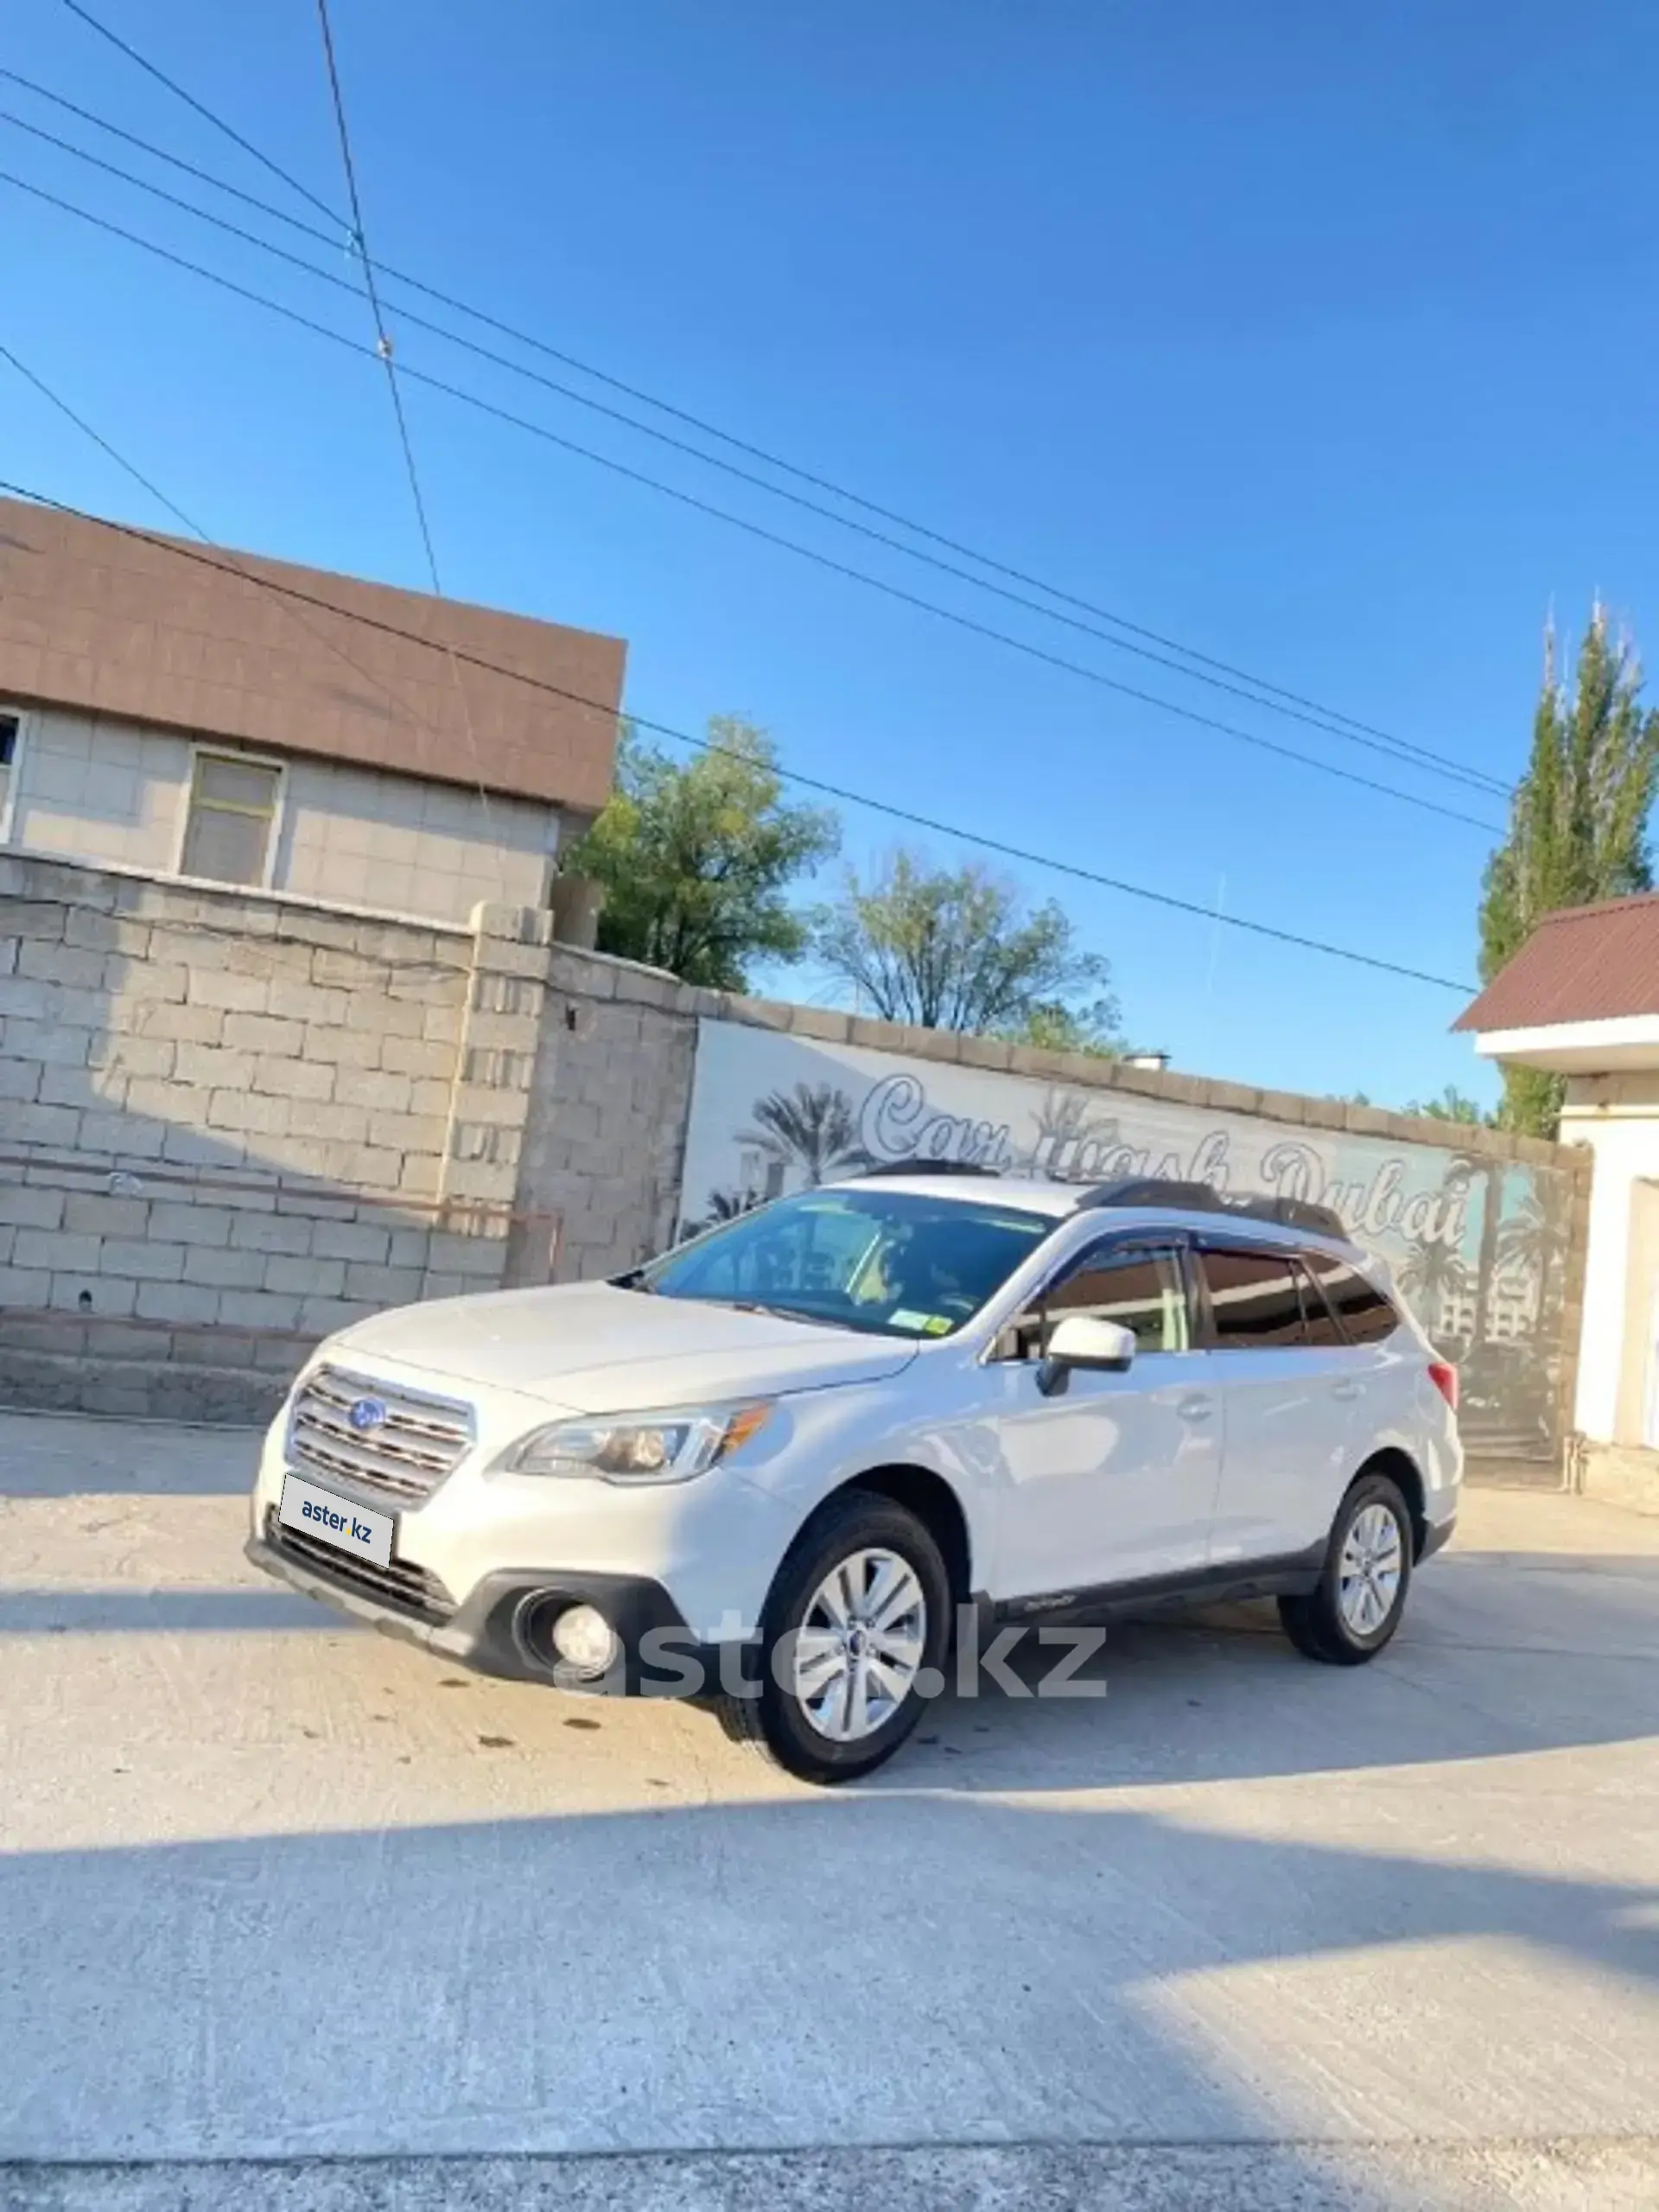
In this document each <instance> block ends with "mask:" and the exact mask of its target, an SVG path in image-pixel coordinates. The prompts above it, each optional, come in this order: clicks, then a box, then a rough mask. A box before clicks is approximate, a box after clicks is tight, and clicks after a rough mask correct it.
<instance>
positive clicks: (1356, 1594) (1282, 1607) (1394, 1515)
mask: <svg viewBox="0 0 1659 2212" xmlns="http://www.w3.org/2000/svg"><path fill="white" fill-rule="evenodd" d="M1413 1548H1414V1546H1413V1537H1412V1528H1411V1515H1410V1512H1409V1511H1408V1508H1407V1505H1406V1501H1405V1498H1404V1497H1403V1496H1402V1493H1401V1491H1400V1486H1399V1484H1397V1483H1395V1481H1394V1480H1393V1479H1392V1478H1390V1477H1389V1476H1388V1475H1384V1474H1380V1473H1378V1474H1370V1475H1361V1476H1360V1477H1359V1478H1358V1479H1357V1481H1356V1482H1355V1483H1354V1484H1351V1487H1350V1489H1349V1491H1348V1495H1347V1496H1346V1497H1344V1499H1343V1501H1342V1504H1341V1506H1340V1507H1339V1509H1338V1513H1337V1517H1336V1519H1335V1521H1334V1522H1332V1526H1331V1541H1330V1543H1329V1544H1328V1545H1327V1547H1326V1548H1325V1565H1324V1567H1323V1568H1322V1569H1321V1571H1320V1574H1319V1586H1318V1588H1317V1589H1315V1590H1313V1591H1310V1592H1308V1594H1307V1595H1306V1597H1297V1598H1281V1599H1280V1600H1279V1618H1280V1620H1281V1622H1282V1623H1283V1624H1284V1630H1285V1633H1286V1635H1287V1637H1289V1638H1290V1640H1291V1642H1292V1643H1294V1645H1295V1647H1296V1649H1298V1650H1299V1651H1300V1653H1301V1654H1302V1655H1303V1656H1304V1657H1305V1658H1308V1659H1318V1660H1321V1661H1323V1662H1324V1663H1325V1665H1326V1666H1328V1667H1362V1666H1363V1665H1364V1663H1365V1662H1366V1661H1367V1660H1368V1659H1375V1658H1376V1655H1377V1653H1378V1652H1379V1651H1381V1650H1382V1649H1383V1648H1384V1646H1385V1645H1386V1644H1387V1643H1389V1641H1390V1640H1391V1638H1392V1637H1393V1635H1394V1632H1395V1629H1397V1628H1398V1627H1399V1625H1400V1616H1401V1614H1402V1612H1403V1611H1404V1610H1405V1604H1406V1592H1407V1591H1408V1589H1409V1588H1410V1586H1411V1562H1412V1552H1413Z"/></svg>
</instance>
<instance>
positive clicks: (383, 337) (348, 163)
mask: <svg viewBox="0 0 1659 2212" xmlns="http://www.w3.org/2000/svg"><path fill="white" fill-rule="evenodd" d="M75 4H76V0H66V5H68V6H74V5H75ZM317 20H318V23H319V25H320V27H321V31H322V56H323V61H324V63H325V65H326V67H327V72H328V97H329V99H330V100H331V101H332V103H333V105H334V126H335V128H336V130H338V131H339V133H340V162H341V163H342V165H343V167H344V168H345V171H346V194H347V196H348V198H349V199H350V200H351V203H352V242H353V245H355V247H356V248H357V257H358V259H359V261H360V262H361V264H362V265H363V289H364V290H365V292H366V293H367V295H368V300H369V313H370V314H371V315H372V316H373V318H374V350H375V352H376V353H378V355H379V357H380V360H381V365H382V366H383V367H384V368H385V372H386V389H387V391H389V392H390V393H391V411H392V413H393V415H394V416H396V417H397V442H398V444H399V445H400V446H401V447H402V448H403V452H404V469H405V470H406V472H407V473H408V476H409V488H410V493H411V495H412V496H413V499H414V501H415V513H416V518H417V520H418V521H419V523H420V526H421V543H422V544H423V546H424V547H425V548H426V565H427V569H428V571H429V574H430V575H431V578H432V589H433V592H434V593H435V595H436V596H437V597H438V598H439V599H442V597H443V586H442V583H440V582H439V581H438V556H437V554H436V553H435V551H434V550H433V545H432V529H431V524H429V522H428V520H427V514H426V501H425V500H424V499H423V497H422V496H421V479H420V474H419V472H418V470H417V469H416V466H415V448H414V446H413V445H412V444H411V443H410V435H409V418H408V417H407V416H406V415H405V414H404V396H403V394H402V392H401V391H398V389H397V362H396V361H395V360H394V359H393V358H392V344H391V332H390V331H389V330H388V329H387V328H386V318H385V315H384V314H383V313H382V311H381V307H380V295H379V293H378V291H377V290H376V289H375V283H374V263H373V262H372V259H371V258H370V256H369V240H368V234H367V232H365V230H364V227H363V203H362V201H361V200H360V199H359V197H358V190H357V165H356V163H355V162H353V159H352V140H351V133H350V132H349V131H348V130H346V102H345V99H344V98H343V97H342V95H341V92H340V71H339V69H338V68H337V67H335V63H334V32H333V30H332V29H331V28H330V26H329V22H328V0H317Z"/></svg>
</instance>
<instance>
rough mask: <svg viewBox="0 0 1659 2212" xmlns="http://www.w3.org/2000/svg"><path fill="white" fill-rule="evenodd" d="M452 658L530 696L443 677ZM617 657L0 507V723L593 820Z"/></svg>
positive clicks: (83, 521) (490, 618) (402, 600)
mask: <svg viewBox="0 0 1659 2212" xmlns="http://www.w3.org/2000/svg"><path fill="white" fill-rule="evenodd" d="M214 563H219V564H221V565H217V566H216V565H213V564H214ZM238 570H240V571H242V572H243V573H242V574H238V573H236V571H238ZM250 576H252V577H257V578H260V579H263V580H264V582H267V583H272V584H276V585H277V586H279V587H282V588H284V589H286V590H288V591H291V592H295V593H298V594H303V597H302V598H301V599H289V598H287V597H284V596H283V590H280V589H279V590H277V591H268V590H263V589H261V588H260V585H259V583H257V582H250V581H249V577H250ZM335 610H338V611H337V612H336V611H335ZM355 616H366V617H367V618H369V619H368V620H367V621H362V620H353V617H355ZM376 622H378V623H382V624H385V625H386V626H388V627H386V628H376V627H374V624H375V623H376ZM396 632H405V633H409V632H412V633H413V635H412V636H411V635H409V634H405V635H401V636H400V635H397V634H395V633H396ZM423 639H424V640H428V641H429V642H427V643H422V642H421V640H423ZM434 646H436V647H438V648H440V650H434V649H433V648H434ZM448 647H453V648H454V650H455V652H456V653H457V654H458V655H474V656H476V657H477V658H478V659H480V660H487V661H492V662H494V663H496V664H498V665H499V667H501V668H505V669H510V670H512V671H516V672H518V673H521V674H523V675H524V676H526V677H531V678H532V679H535V681H534V682H532V683H518V682H516V681H515V680H514V678H513V677H512V676H504V675H500V674H497V673H495V672H494V671H492V670H490V669H485V668H480V667H478V666H477V665H476V664H474V661H471V660H461V659H457V660H456V661H454V662H452V661H451V660H450V658H449V654H448V651H446V650H442V648H448ZM625 651H626V648H625V647H624V645H622V643H621V641H620V639H615V638H603V637H597V636H595V635H594V634H593V633H592V632H588V631H585V630H568V629H565V628H563V627H562V626H559V625H558V624H556V623H552V622H538V621H535V620H531V619H530V618H529V617H527V616H524V615H518V614H502V613H497V612H496V611H495V610H494V609H493V608H491V607H473V606H469V605H467V604H466V603H464V602H462V601H457V600H447V599H434V598H430V597H429V596H428V595H427V594H424V593H421V592H409V591H399V590H397V589H395V588H393V587H391V586H390V585H387V584H373V583H366V582H363V581H362V580H361V579H360V578H359V577H355V576H339V575H333V574H332V573H329V572H327V571H325V570H322V569H302V568H296V567H294V566H292V565H291V564H290V563H288V562H286V561H270V560H266V559H264V558H263V557H261V556H257V555H254V554H249V553H233V554H221V553H219V552H212V553H207V552H205V551H204V549H203V548H201V547H200V546H190V545H181V544H179V543H178V541H176V540H173V539H166V538H161V537H152V536H150V535H149V534H143V535H135V534H133V533H131V532H129V531H124V530H122V529H119V528H114V529H112V528H111V527H110V526H108V525H107V524H104V523H101V522H98V521H95V520H93V519H92V518H90V517H86V516H79V515H67V514H60V513H58V512H54V511H53V510H51V509H48V508H45V507H36V506H30V505H24V504H22V502H20V501H16V500H12V499H0V702H4V703H5V704H7V705H10V704H12V703H13V702H22V703H36V704H39V705H42V706H61V707H68V708H72V709H78V710H79V711H81V712H92V713H95V714H105V715H117V716H119V717H121V718H123V719H125V720H130V721H137V722H159V723H162V724H165V725H167V726H168V727H170V728H176V729H186V730H192V731H200V732H202V733H204V734H207V735H210V736H213V737H221V738H226V737H228V738H237V739H240V740H242V741H245V742H246V743H249V744H255V745H269V746H276V747H283V748H285V749H286V750H288V751H290V752H295V753H318V754H321V756H322V757H323V758H324V759H327V760H349V761H353V762H354V763H357V764H358V765H359V766H366V767H373V768H391V769H397V770H400V771H401V772H403V773H404V774H405V775H410V776H422V777H429V778H433V779H438V780H441V781H443V782H447V783H456V784H474V783H481V784H484V785H487V786H488V787H489V789H491V790H492V791H505V792H512V793H514V794H516V795H520V796H523V797H524V798H538V799H544V800H550V801H552V802H553V803H554V804H562V805H565V806H569V807H572V808H575V809H576V810H580V811H582V812H585V813H597V811H598V810H599V809H600V808H601V807H602V806H603V805H604V804H605V802H606V800H607V798H608V797H609V796H610V789H611V760H612V754H613V751H614V749H615V745H616V734H617V708H618V704H619V702H620V698H621V694H622V664H623V656H624V653H625ZM536 683H541V684H543V685H546V686H550V687H551V688H550V689H546V690H537V688H536ZM566 694H568V695H569V696H563V695H566ZM584 702H592V703H591V704H589V703H584Z"/></svg>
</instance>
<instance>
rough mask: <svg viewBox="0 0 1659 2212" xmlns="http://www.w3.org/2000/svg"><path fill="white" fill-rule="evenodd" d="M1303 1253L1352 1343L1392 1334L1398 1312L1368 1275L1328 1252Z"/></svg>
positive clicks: (1375, 1340) (1374, 1340) (1373, 1341)
mask: <svg viewBox="0 0 1659 2212" xmlns="http://www.w3.org/2000/svg"><path fill="white" fill-rule="evenodd" d="M1302 1256H1303V1257H1304V1259H1305V1260H1306V1262H1307V1264H1308V1266H1309V1267H1310V1268H1312V1269H1313V1274H1314V1276H1315V1278H1316V1279H1317V1281H1318V1282H1319V1287H1320V1288H1321V1289H1322V1290H1323V1291H1324V1293H1325V1296H1326V1298H1328V1299H1329V1300H1330V1301H1331V1304H1332V1307H1333V1308H1334V1309H1335V1312H1336V1313H1337V1316H1338V1319H1339V1320H1340V1321H1341V1323H1342V1332H1343V1335H1344V1337H1345V1338H1346V1339H1347V1341H1348V1342H1349V1343H1350V1344H1381V1343H1382V1341H1383V1338H1384V1337H1391V1336H1392V1335H1393V1334H1394V1332H1395V1330H1396V1329H1397V1328H1398V1327H1399V1325H1400V1316H1399V1315H1398V1314H1397V1313H1395V1310H1394V1307H1393V1306H1391V1305H1390V1304H1389V1300H1388V1299H1387V1298H1386V1297H1385V1296H1384V1295H1383V1293H1382V1292H1381V1291H1380V1290H1379V1289H1378V1288H1377V1287H1376V1284H1375V1283H1374V1282H1372V1281H1370V1278H1369V1277H1368V1276H1366V1275H1363V1274H1361V1273H1360V1271H1359V1269H1358V1268H1357V1267H1354V1266H1353V1265H1352V1264H1351V1262H1348V1261H1346V1260H1338V1259H1337V1258H1335V1257H1334V1256H1333V1255H1332V1254H1330V1253H1326V1252H1306V1253H1304V1254H1303V1255H1302Z"/></svg>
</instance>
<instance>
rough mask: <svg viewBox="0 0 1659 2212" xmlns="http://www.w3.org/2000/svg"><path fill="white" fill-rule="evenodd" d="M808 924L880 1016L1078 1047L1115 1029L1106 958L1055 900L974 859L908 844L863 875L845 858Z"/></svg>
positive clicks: (823, 954)
mask: <svg viewBox="0 0 1659 2212" xmlns="http://www.w3.org/2000/svg"><path fill="white" fill-rule="evenodd" d="M813 934H814V943H815V950H816V951H817V957H818V958H819V959H820V960H821V961H822V962H823V965H824V966H825V967H826V968H827V969H829V972H830V973H831V974H832V975H834V976H836V977H838V978H839V980H840V981H841V982H843V983H847V984H849V985H850V986H851V987H852V988H853V990H854V991H855V993H856V994H857V995H858V997H859V999H860V1001H861V1002H862V1003H864V1004H866V1005H868V1007H870V1008H871V1010H872V1011H873V1012H874V1013H875V1014H879V1015H880V1016H881V1018H882V1019H883V1020H887V1021H903V1022H908V1023H911V1024H912V1025H913V1026H914V1027H917V1028H920V1029H955V1030H960V1031H963V1032H965V1033H968V1034H969V1035H973V1036H981V1037H1006V1038H1009V1039H1016V1040H1018V1041H1020V1042H1025V1043H1031V1042H1039V1043H1044V1044H1046V1043H1049V1042H1050V1041H1051V1040H1052V1039H1057V1038H1063V1039H1064V1040H1065V1045H1066V1046H1068V1047H1069V1048H1071V1049H1073V1050H1078V1049H1086V1048H1089V1047H1102V1046H1108V1045H1109V1044H1110V1043H1111V1042H1112V1040H1113V1039H1115V1038H1116V1030H1117V1001H1116V1000H1115V999H1114V998H1113V997H1112V995H1111V992H1110V988H1109V984H1110V980H1111V970H1110V969H1109V965H1108V963H1106V962H1105V961H1104V960H1103V959H1102V958H1101V957H1100V956H1099V954H1098V953H1092V952H1083V951H1080V950H1078V949H1077V943H1076V938H1075V936H1074V933H1073V931H1072V926H1071V922H1070V921H1069V920H1068V919H1067V918H1066V916H1065V914H1064V913H1063V912H1061V910H1060V909H1059V907H1058V906H1056V905H1055V904H1054V903H1053V902H1052V900H1050V901H1049V902H1048V903H1047V904H1046V905H1045V906H1035V907H1033V906H1029V905H1028V904H1027V900H1026V898H1025V896H1024V894H1023V893H1021V892H1020V889H1019V887H1017V886H1016V885H1014V884H1012V883H1009V882H1007V880H1005V879H1003V878H1002V877H1001V876H997V875H994V874H991V873H990V871H989V870H988V869H987V868H982V867H979V866H978V865H976V864H975V863H972V862H970V863H969V864H968V865H967V866H965V867H963V868H956V869H949V868H932V867H931V866H930V865H929V863H928V861H926V859H925V856H924V855H919V854H917V853H912V852H905V851H902V850H901V851H899V852H896V853H894V854H893V855H892V856H891V857H890V858H889V859H888V860H887V861H886V862H885V864H884V865H883V867H882V868H881V869H880V872H879V873H878V874H876V875H875V876H874V877H873V878H872V879H871V880H869V881H868V882H865V881H863V880H861V878H860V877H859V875H858V874H857V873H856V872H855V871H854V870H849V872H848V875H847V879H846V883H845V886H844V888H843V891H842V898H841V899H840V901H839V903H838V904H837V905H836V906H833V907H825V908H821V909H820V910H819V912H818V913H817V917H816V918H815V925H814V933H813Z"/></svg>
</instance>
